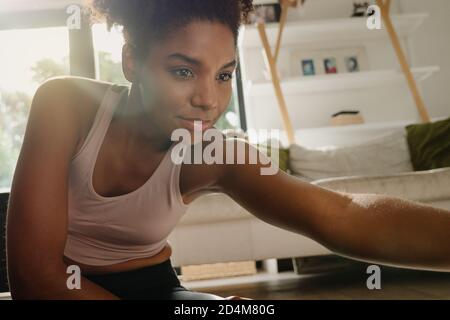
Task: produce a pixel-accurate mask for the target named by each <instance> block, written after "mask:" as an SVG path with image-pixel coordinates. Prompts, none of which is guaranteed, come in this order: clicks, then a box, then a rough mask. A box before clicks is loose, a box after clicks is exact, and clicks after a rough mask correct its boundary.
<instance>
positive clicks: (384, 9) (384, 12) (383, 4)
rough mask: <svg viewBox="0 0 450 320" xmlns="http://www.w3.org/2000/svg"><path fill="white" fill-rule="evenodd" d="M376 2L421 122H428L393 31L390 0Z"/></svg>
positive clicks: (403, 54) (411, 75)
mask: <svg viewBox="0 0 450 320" xmlns="http://www.w3.org/2000/svg"><path fill="white" fill-rule="evenodd" d="M377 4H378V6H379V7H380V9H381V16H382V18H383V22H384V24H385V26H386V30H387V32H388V34H389V37H390V39H391V42H392V46H393V47H394V50H395V53H396V55H397V58H398V60H399V62H400V66H401V68H402V71H403V73H404V75H405V77H406V80H407V82H408V87H409V89H410V91H411V94H412V96H413V99H414V102H415V104H416V107H417V110H418V112H419V114H420V117H421V119H422V122H430V116H429V114H428V111H427V108H426V106H425V103H424V101H423V99H422V96H421V95H420V92H419V89H418V87H417V83H416V81H415V79H414V76H413V74H412V72H411V69H410V68H409V65H408V62H407V60H406V56H405V53H404V52H403V49H402V46H401V44H400V40H399V38H398V35H397V32H396V31H395V28H394V25H393V24H392V20H391V17H390V15H389V12H390V5H391V0H384V1H383V0H377Z"/></svg>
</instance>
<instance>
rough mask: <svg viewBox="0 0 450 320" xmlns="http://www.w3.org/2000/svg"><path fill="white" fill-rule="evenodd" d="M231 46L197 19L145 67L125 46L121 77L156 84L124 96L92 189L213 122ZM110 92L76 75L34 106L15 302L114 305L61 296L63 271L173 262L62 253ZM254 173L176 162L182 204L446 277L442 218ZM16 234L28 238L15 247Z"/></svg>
mask: <svg viewBox="0 0 450 320" xmlns="http://www.w3.org/2000/svg"><path fill="white" fill-rule="evenodd" d="M233 40H234V39H233V35H232V33H231V31H230V30H229V29H228V28H227V27H226V26H224V25H222V24H220V23H213V22H202V21H197V22H193V23H190V24H188V25H187V26H186V27H184V28H183V29H181V30H177V32H176V33H173V34H172V35H171V36H170V37H168V38H167V39H166V40H165V41H164V42H162V43H159V45H158V46H156V47H155V48H154V49H152V50H151V52H150V53H149V55H148V57H147V59H146V61H145V63H144V64H143V65H139V64H137V63H136V61H135V60H134V59H133V56H132V53H131V52H130V50H129V48H127V47H126V46H125V47H124V51H123V69H124V74H125V76H126V78H127V79H128V80H129V81H130V82H133V83H135V82H136V80H137V79H138V77H139V75H140V74H141V73H142V72H144V73H145V75H146V76H148V77H149V78H150V81H149V82H150V83H151V84H152V87H151V89H152V101H151V104H149V105H144V106H143V105H140V104H139V101H140V100H139V98H138V97H139V95H138V90H137V86H135V85H134V84H133V86H132V89H131V94H130V97H129V99H128V100H127V101H124V103H123V104H122V105H120V107H119V109H118V112H117V113H116V114H115V115H114V117H113V120H112V122H111V125H110V127H109V129H108V132H107V134H106V136H105V140H104V142H103V145H102V147H101V148H100V152H99V155H98V158H97V161H96V163H95V168H94V169H95V170H94V176H93V185H94V189H95V190H96V192H97V193H98V194H100V195H102V196H118V195H122V194H126V193H129V192H132V191H134V190H136V189H137V188H139V187H140V186H141V185H142V184H143V183H145V181H147V179H148V178H149V177H150V176H151V175H152V173H153V171H154V170H155V168H156V166H157V165H158V163H159V162H160V161H161V159H162V157H163V155H164V153H165V152H166V150H167V148H168V142H169V141H170V134H171V132H172V131H173V130H175V129H177V128H180V127H182V126H183V125H184V122H183V121H182V120H181V119H180V117H183V118H202V119H208V120H210V122H211V124H213V123H214V122H215V121H217V119H218V118H219V117H220V115H221V114H222V113H223V112H224V110H225V109H226V107H227V105H228V102H229V100H230V98H231V93H232V88H231V81H229V77H228V75H229V74H230V73H232V72H233V70H234V67H235V64H234V61H235V54H236V51H235V47H234V41H233ZM152 79H157V81H156V80H154V81H153V80H152ZM108 85H109V84H107V83H103V82H98V81H93V80H88V79H83V78H65V79H55V80H52V81H49V82H47V83H45V84H44V85H43V86H41V88H40V89H39V90H38V92H37V93H36V95H35V97H34V99H33V105H32V108H31V113H30V117H29V121H28V125H27V131H26V134H25V139H24V143H23V147H22V150H21V153H20V157H19V161H18V164H17V168H16V172H15V175H14V179H13V185H12V190H11V197H10V205H9V209H8V221H7V256H8V272H9V279H10V284H11V292H12V295H13V298H14V299H20V298H25V299H27V298H37V299H53V298H57V299H117V298H118V297H116V296H114V295H113V294H111V293H110V292H108V291H106V290H105V289H103V288H101V287H100V286H98V285H96V284H94V283H92V282H90V281H89V280H87V279H86V278H84V277H82V289H81V290H67V287H66V279H67V274H66V267H67V265H68V264H69V263H70V264H78V265H80V266H81V267H82V271H83V273H85V274H101V273H109V272H117V271H126V270H132V269H135V268H140V267H144V266H149V265H153V264H156V263H158V262H162V261H164V260H165V259H167V258H168V257H170V254H171V249H170V247H166V248H164V249H163V250H162V251H161V252H160V253H159V254H157V255H155V256H152V257H148V258H145V259H135V260H131V261H127V262H124V263H121V264H116V265H110V266H102V267H99V266H88V265H82V264H79V263H78V262H77V261H72V260H70V259H68V258H67V257H64V255H63V252H64V247H65V241H66V236H67V223H68V222H67V193H68V179H67V177H68V172H69V168H70V161H71V159H72V157H73V156H74V155H75V154H76V152H77V151H78V150H79V148H80V147H81V145H82V144H83V142H84V140H85V138H86V136H87V133H88V132H89V130H90V128H91V126H92V122H93V119H94V117H95V114H96V111H97V110H98V106H99V104H100V100H101V97H102V96H103V94H104V92H105V90H106V89H107V87H108ZM246 147H247V148H253V147H251V146H249V145H246ZM225 150H226V149H225ZM224 156H226V154H225V155H224ZM124 159H126V161H124ZM246 163H249V162H248V161H247V162H246ZM261 166H262V165H260V164H257V165H254V164H245V165H242V164H239V165H219V164H217V165H206V164H200V165H188V164H183V165H182V170H181V175H180V189H181V193H182V197H183V200H184V202H185V203H186V204H189V203H191V202H192V201H194V200H195V199H196V198H198V197H199V196H201V195H203V194H206V193H209V192H212V191H214V192H217V191H220V192H223V193H226V194H228V195H230V196H231V197H232V198H233V199H234V200H235V201H236V202H238V203H239V204H241V205H242V206H243V207H245V208H247V209H248V210H249V211H250V212H251V213H252V214H254V215H255V216H256V217H258V218H260V219H261V220H264V221H266V222H268V223H271V224H273V225H276V226H279V227H282V228H285V229H287V230H290V231H294V232H297V233H299V234H302V235H306V236H308V237H311V238H312V239H314V240H316V241H318V242H320V243H322V244H323V245H325V246H326V247H328V248H329V249H331V250H333V251H335V252H336V253H338V254H341V255H344V256H348V257H351V258H354V259H359V260H364V261H371V262H376V263H383V264H388V265H395V266H402V267H409V268H423V269H432V270H439V271H450V245H449V243H450V242H449V241H448V234H450V212H448V211H445V210H440V209H435V208H432V207H429V206H424V205H421V204H418V203H414V202H410V201H406V200H402V199H397V198H392V197H388V196H381V195H360V194H347V193H340V192H333V191H330V190H326V189H323V188H320V187H317V186H314V185H311V184H308V183H304V182H302V181H301V180H299V179H296V178H295V177H293V176H290V175H287V174H285V173H284V172H282V171H279V172H278V173H277V174H276V175H272V176H262V175H260V168H261ZM131 169H132V170H131ZM23 234H26V235H27V241H21V240H22V239H23ZM412 234H413V236H411V235H412ZM225 299H229V300H234V299H243V298H242V297H237V296H231V297H227V298H225Z"/></svg>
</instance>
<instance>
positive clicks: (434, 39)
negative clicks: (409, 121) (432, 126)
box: [394, 0, 450, 117]
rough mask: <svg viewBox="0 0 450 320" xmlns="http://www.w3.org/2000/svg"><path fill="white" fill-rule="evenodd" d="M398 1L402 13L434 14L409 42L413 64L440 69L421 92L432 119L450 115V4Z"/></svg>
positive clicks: (446, 0)
mask: <svg viewBox="0 0 450 320" xmlns="http://www.w3.org/2000/svg"><path fill="white" fill-rule="evenodd" d="M394 1H395V0H394ZM396 2H399V5H400V6H399V7H400V11H401V12H403V13H415V12H428V13H430V15H431V16H430V18H429V19H427V21H426V22H425V23H424V24H423V26H422V27H421V28H420V29H419V30H418V31H417V32H416V33H415V34H414V36H413V37H412V38H411V40H410V42H409V48H410V52H411V62H412V64H413V65H439V66H440V67H441V71H440V72H439V73H438V74H437V75H435V76H433V77H432V78H431V79H429V80H427V81H425V82H423V83H422V84H421V89H422V93H423V98H424V100H425V103H426V105H427V106H428V108H429V111H430V115H431V117H440V116H450V90H449V89H450V1H449V0H427V1H423V0H400V1H396Z"/></svg>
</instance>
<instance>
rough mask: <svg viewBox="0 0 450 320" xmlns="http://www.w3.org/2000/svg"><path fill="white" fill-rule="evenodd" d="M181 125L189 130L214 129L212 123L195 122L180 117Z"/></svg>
mask: <svg viewBox="0 0 450 320" xmlns="http://www.w3.org/2000/svg"><path fill="white" fill-rule="evenodd" d="M178 119H179V120H180V123H181V125H182V126H183V127H184V128H186V129H188V130H195V131H205V130H207V129H209V128H211V127H212V121H204V120H195V119H187V118H182V117H178Z"/></svg>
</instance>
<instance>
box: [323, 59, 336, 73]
mask: <svg viewBox="0 0 450 320" xmlns="http://www.w3.org/2000/svg"><path fill="white" fill-rule="evenodd" d="M323 65H324V67H325V73H326V74H331V73H337V72H338V70H337V63H336V58H326V59H324V60H323Z"/></svg>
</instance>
